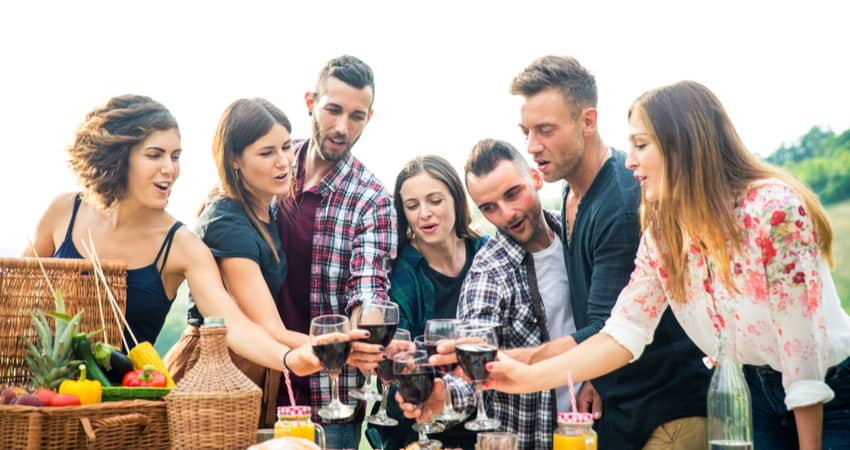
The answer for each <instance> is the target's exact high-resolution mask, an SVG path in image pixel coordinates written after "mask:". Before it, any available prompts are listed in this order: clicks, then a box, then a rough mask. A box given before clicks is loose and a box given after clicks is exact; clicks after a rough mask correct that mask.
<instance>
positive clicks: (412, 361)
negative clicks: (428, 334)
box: [393, 350, 445, 450]
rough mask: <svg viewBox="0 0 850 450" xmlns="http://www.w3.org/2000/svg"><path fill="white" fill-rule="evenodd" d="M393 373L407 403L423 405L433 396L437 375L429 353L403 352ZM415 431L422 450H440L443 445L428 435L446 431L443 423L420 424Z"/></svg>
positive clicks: (396, 358)
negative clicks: (430, 361)
mask: <svg viewBox="0 0 850 450" xmlns="http://www.w3.org/2000/svg"><path fill="white" fill-rule="evenodd" d="M393 372H394V373H395V384H396V387H397V388H398V392H399V394H401V397H402V398H403V399H404V401H405V402H407V403H412V404H414V405H417V406H419V405H422V404H423V403H425V402H426V401H427V400H428V397H430V396H431V391H433V390H434V377H435V375H436V373H435V371H434V366H432V365H431V364H429V363H428V352H426V351H425V350H416V351H413V352H401V353H399V354H398V355H396V356H395V358H393ZM413 429H414V430H416V431H418V432H419V439H418V440H417V442H416V443H417V444H419V448H421V449H430V450H438V449H441V448H442V447H443V443H442V442H440V441H438V440H435V439H429V438H428V436H427V433H439V432H441V431H443V430H445V426H443V424H441V423H436V422H433V421H430V422H418V423H416V424H414V425H413Z"/></svg>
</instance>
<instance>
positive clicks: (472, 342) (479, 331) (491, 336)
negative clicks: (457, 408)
mask: <svg viewBox="0 0 850 450" xmlns="http://www.w3.org/2000/svg"><path fill="white" fill-rule="evenodd" d="M498 348H499V344H498V340H497V339H496V328H495V326H494V325H491V324H486V323H472V324H464V325H461V326H460V328H459V329H458V339H457V341H456V344H455V353H456V354H457V362H458V364H460V367H461V368H462V369H463V371H464V372H466V376H468V377H469V378H470V379H472V381H474V382H475V397H476V402H477V403H478V414H477V415H476V417H475V420H471V421H469V422H466V424H464V427H466V429H467V430H472V431H483V430H495V429H496V428H499V425H501V422H500V421H499V420H497V419H491V418H489V417H487V411H486V410H485V409H484V391H483V390H482V388H481V386H482V385H483V384H484V381H485V380H486V379H487V375H488V374H489V372H488V371H487V367H486V365H487V363H488V362H490V361H493V360H495V359H496V351H497V350H498Z"/></svg>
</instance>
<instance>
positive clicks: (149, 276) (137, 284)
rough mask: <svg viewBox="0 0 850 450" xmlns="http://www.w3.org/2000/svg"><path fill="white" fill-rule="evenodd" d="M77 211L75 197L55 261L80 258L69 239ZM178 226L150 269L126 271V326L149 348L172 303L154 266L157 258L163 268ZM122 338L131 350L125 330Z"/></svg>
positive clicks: (149, 266)
mask: <svg viewBox="0 0 850 450" xmlns="http://www.w3.org/2000/svg"><path fill="white" fill-rule="evenodd" d="M79 208H80V195H79V194H77V197H76V198H75V199H74V209H73V211H72V212H71V221H70V223H69V224H68V231H67V232H66V233H65V240H64V241H62V245H60V246H59V248H58V249H57V250H56V253H55V254H54V255H53V256H54V257H56V258H79V259H82V258H83V256H82V255H81V254H80V252H79V251H78V250H77V247H76V246H75V245H74V241H73V239H71V232H72V231H73V230H74V220H75V219H76V217H77V211H78V210H79ZM182 225H183V224H182V223H181V222H180V221H177V222H175V223H174V225H172V226H171V228H170V229H169V230H168V234H166V236H165V241H163V243H162V246H160V248H159V252H157V254H156V258H154V260H153V262H152V263H151V264H150V265H147V266H144V267H140V268H138V269H129V270H127V311H126V316H127V323H128V324H129V326H130V329H131V330H133V334H135V336H136V339H137V340H138V341H139V342H143V341H148V342H150V343H151V344H153V343H154V342H155V341H156V337H157V335H159V332H160V330H161V329H162V325H163V324H164V323H165V316H167V315H168V310H169V309H170V308H171V304H172V300H174V299H171V298H168V294H166V293H165V287H164V286H163V285H162V270H161V269H159V270H158V269H157V266H158V265H159V264H158V261H159V259H160V257H162V265H161V267H165V261H166V260H167V259H168V253H169V251H170V250H171V242H172V241H173V239H174V232H175V231H177V229H178V228H180V227H181V226H182ZM124 337H125V339H127V344H128V345H130V346H131V347H132V346H133V340H132V339H131V338H130V334H129V333H128V332H127V330H124ZM124 351H125V352H127V351H128V349H124Z"/></svg>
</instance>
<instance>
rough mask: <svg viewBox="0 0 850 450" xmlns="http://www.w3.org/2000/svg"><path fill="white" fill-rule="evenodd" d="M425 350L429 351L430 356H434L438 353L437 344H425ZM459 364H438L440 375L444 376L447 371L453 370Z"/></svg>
mask: <svg viewBox="0 0 850 450" xmlns="http://www.w3.org/2000/svg"><path fill="white" fill-rule="evenodd" d="M425 351H426V352H428V356H433V355H436V354H437V344H429V343H426V344H425ZM456 366H457V364H445V365H440V366H436V367H437V370H438V371H439V372H440V376H443V375H445V374H447V373H450V372H451V371H452V370H455V367H456Z"/></svg>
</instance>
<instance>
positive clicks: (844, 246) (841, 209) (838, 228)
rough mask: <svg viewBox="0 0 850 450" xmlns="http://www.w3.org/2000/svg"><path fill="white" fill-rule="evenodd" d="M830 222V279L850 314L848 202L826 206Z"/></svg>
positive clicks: (849, 201) (849, 204) (849, 211)
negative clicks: (832, 264) (832, 261)
mask: <svg viewBox="0 0 850 450" xmlns="http://www.w3.org/2000/svg"><path fill="white" fill-rule="evenodd" d="M826 212H827V214H829V218H830V220H832V256H833V258H835V266H834V267H833V269H832V277H833V279H834V280H835V286H836V287H837V288H838V296H839V297H841V305H842V306H844V310H845V311H847V312H848V313H850V239H848V238H847V236H848V235H850V200H847V201H843V202H841V203H835V204H832V205H829V206H827V208H826Z"/></svg>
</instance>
